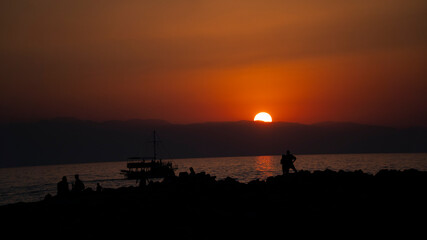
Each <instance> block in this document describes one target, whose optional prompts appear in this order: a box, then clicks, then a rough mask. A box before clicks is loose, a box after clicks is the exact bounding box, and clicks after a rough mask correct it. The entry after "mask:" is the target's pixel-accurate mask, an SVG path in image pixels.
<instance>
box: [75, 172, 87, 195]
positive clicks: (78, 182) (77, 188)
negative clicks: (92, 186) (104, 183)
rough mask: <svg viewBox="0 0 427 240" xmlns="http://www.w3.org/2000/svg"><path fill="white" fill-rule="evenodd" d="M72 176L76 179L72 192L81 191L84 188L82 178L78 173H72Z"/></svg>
mask: <svg viewBox="0 0 427 240" xmlns="http://www.w3.org/2000/svg"><path fill="white" fill-rule="evenodd" d="M74 178H75V179H76V181H75V182H74V186H73V189H72V192H82V191H83V190H84V189H85V185H84V184H83V182H82V180H80V178H79V175H78V174H76V175H74Z"/></svg>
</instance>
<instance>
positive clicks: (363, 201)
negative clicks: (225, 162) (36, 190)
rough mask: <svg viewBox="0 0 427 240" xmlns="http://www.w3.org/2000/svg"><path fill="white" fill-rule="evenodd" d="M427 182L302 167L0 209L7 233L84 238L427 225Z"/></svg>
mask: <svg viewBox="0 0 427 240" xmlns="http://www.w3.org/2000/svg"><path fill="white" fill-rule="evenodd" d="M426 183H427V172H423V171H418V170H413V169H410V170H403V171H397V170H381V171H379V172H378V173H377V174H375V175H371V174H367V173H363V172H362V171H353V172H344V171H338V172H336V171H332V170H325V171H314V172H309V171H299V172H298V173H294V174H290V175H288V176H281V175H279V176H273V177H269V178H267V179H266V180H264V181H260V180H255V181H251V182H249V183H240V182H238V181H236V180H234V179H232V178H226V179H223V180H216V177H214V176H211V175H209V174H206V173H204V172H201V173H196V174H188V173H186V172H183V173H180V174H179V176H176V177H170V178H166V179H165V180H164V181H163V182H153V183H150V184H148V185H147V186H144V187H121V188H117V189H108V188H107V189H103V191H102V192H96V191H90V190H86V191H84V192H82V193H79V194H72V195H69V196H67V197H59V196H50V197H46V198H45V200H43V201H39V202H31V203H15V204H9V205H4V206H0V214H1V216H3V217H4V218H5V219H8V221H7V223H6V225H4V229H5V232H8V231H14V230H15V231H16V229H17V228H19V229H21V228H22V229H31V231H32V232H33V233H34V234H37V233H39V234H43V233H44V231H45V228H46V226H48V227H49V229H50V231H54V232H56V231H58V232H70V233H76V234H77V233H83V232H85V235H92V234H94V235H96V234H103V233H105V232H102V231H101V232H100V231H97V230H96V229H108V230H111V232H112V233H116V234H120V233H121V232H128V233H129V234H131V235H132V234H136V232H132V231H131V232H129V229H140V230H141V231H143V232H145V234H147V235H150V236H153V237H159V238H169V237H174V236H175V237H176V236H178V237H182V238H186V239H203V238H206V239H217V238H221V236H223V234H226V232H227V231H228V232H231V233H235V234H238V233H240V232H241V231H243V228H245V229H246V228H247V227H249V230H251V231H253V232H254V234H255V233H256V234H261V233H262V232H263V231H262V229H269V231H270V233H273V232H274V233H276V231H280V229H283V226H285V229H286V228H288V229H289V230H291V229H300V228H301V227H307V228H324V227H327V226H329V225H334V226H339V227H340V229H347V230H348V231H350V230H352V229H353V228H356V227H357V228H358V229H359V230H358V231H359V232H365V231H366V230H368V229H370V230H371V231H372V230H373V229H372V227H373V226H376V224H379V223H381V224H386V225H387V226H388V227H389V228H390V229H392V228H393V226H395V227H399V229H400V230H405V229H407V227H410V226H412V227H413V226H416V225H417V224H420V225H423V224H424V223H425V222H424V221H425V220H424V219H423V217H424V216H425V214H426V213H427V205H426V203H427V196H426V191H425V189H426ZM251 226H252V228H253V229H252V228H251ZM163 229H169V230H170V231H164V230H163ZM353 230H354V229H353ZM419 230H422V228H420V229H419ZM246 233H247V234H249V236H250V235H251V234H250V232H246ZM242 234H243V233H242Z"/></svg>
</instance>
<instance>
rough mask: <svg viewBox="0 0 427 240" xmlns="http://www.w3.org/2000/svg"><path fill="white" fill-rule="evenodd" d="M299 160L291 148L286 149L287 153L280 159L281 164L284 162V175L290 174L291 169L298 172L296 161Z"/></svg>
mask: <svg viewBox="0 0 427 240" xmlns="http://www.w3.org/2000/svg"><path fill="white" fill-rule="evenodd" d="M296 160H297V158H296V157H295V156H294V155H292V154H291V153H290V152H289V150H288V151H286V155H285V154H283V155H282V159H281V160H280V164H282V171H283V175H286V174H289V169H292V170H294V172H297V169H296V168H295V166H294V162H295V161H296Z"/></svg>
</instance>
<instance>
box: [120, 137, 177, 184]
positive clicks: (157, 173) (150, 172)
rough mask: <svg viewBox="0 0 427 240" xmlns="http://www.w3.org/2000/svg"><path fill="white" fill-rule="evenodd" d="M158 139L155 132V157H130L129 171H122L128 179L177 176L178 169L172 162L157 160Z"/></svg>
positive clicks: (128, 161)
mask: <svg viewBox="0 0 427 240" xmlns="http://www.w3.org/2000/svg"><path fill="white" fill-rule="evenodd" d="M157 142H158V141H157V137H156V131H154V132H153V141H152V143H153V150H154V151H153V153H154V154H153V157H129V158H128V160H127V165H126V166H127V169H126V170H121V174H123V175H124V176H125V177H126V178H127V179H136V180H139V179H148V178H165V177H168V176H175V170H176V169H177V167H175V166H173V164H172V163H171V162H165V161H162V159H158V158H157V152H156V150H157V148H156V145H157Z"/></svg>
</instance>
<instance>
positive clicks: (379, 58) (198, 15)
mask: <svg viewBox="0 0 427 240" xmlns="http://www.w3.org/2000/svg"><path fill="white" fill-rule="evenodd" d="M426 16H427V1H425V0H366V1H365V0H346V1H342V0H325V1H320V0H290V1H287V0H262V1H261V0H260V1H255V0H233V1H229V0H215V1H211V0H197V1H196V0H173V1H172V0H164V1H143V0H122V1H115V0H114V1H113V0H102V1H101V0H98V1H97V0H94V1H87V0H73V1H68V0H64V1H58V0H38V1H33V0H15V1H1V2H0V108H1V113H0V120H1V121H13V120H22V119H24V120H25V119H40V118H51V117H62V116H69V117H76V118H81V119H89V120H98V121H103V120H111V119H121V120H124V119H131V118H160V119H164V120H168V121H171V122H176V123H189V122H203V121H236V120H252V119H253V117H254V116H255V114H256V113H258V112H261V111H265V112H268V113H270V114H271V115H272V117H273V119H274V120H275V121H289V122H301V123H314V122H319V121H351V122H359V123H369V124H383V125H399V126H400V125H405V126H406V125H427V111H426V107H425V105H426V103H427V64H426V63H427V17H426Z"/></svg>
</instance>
